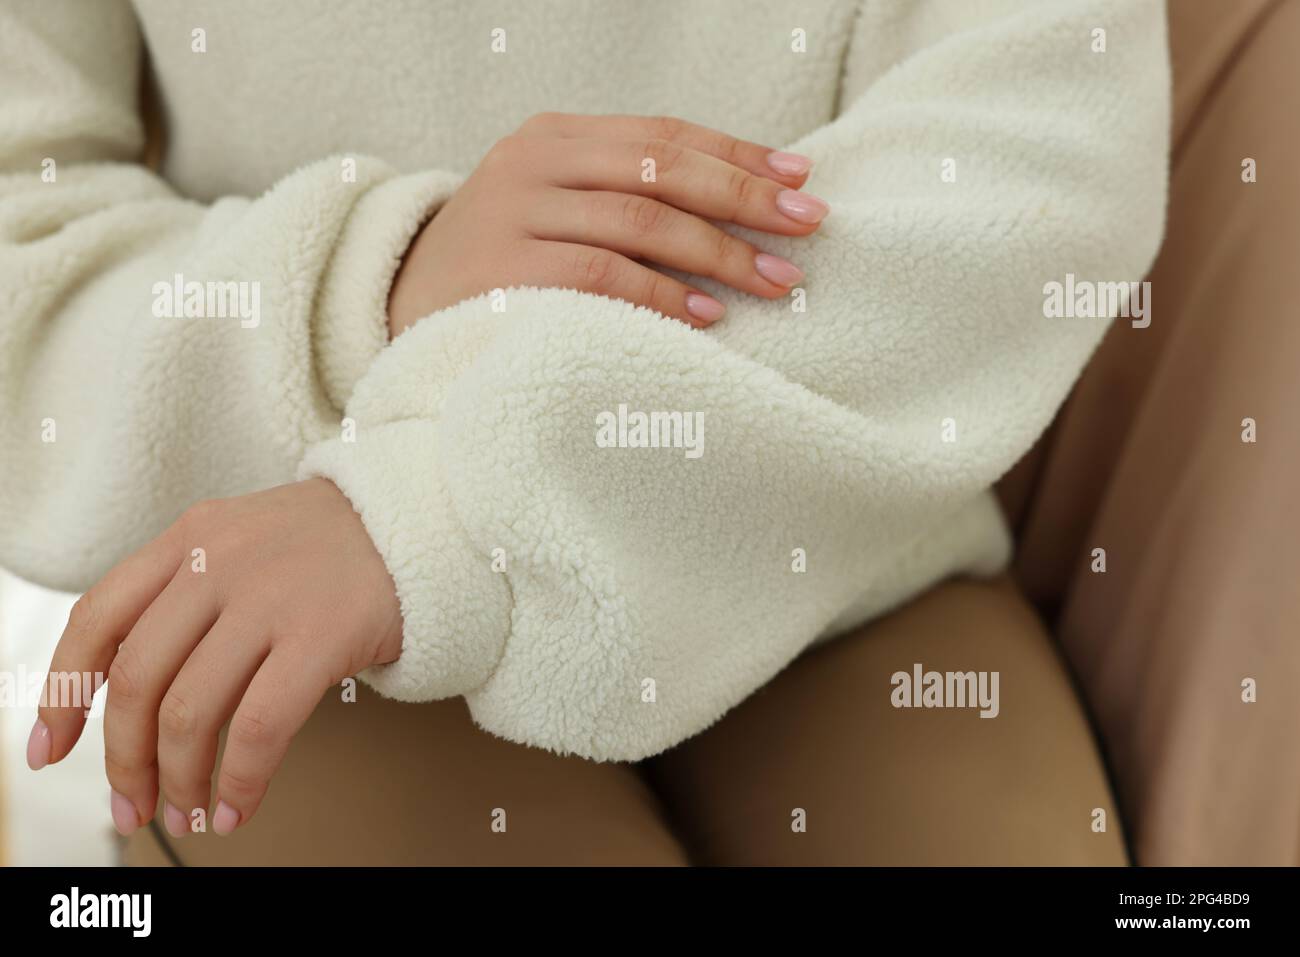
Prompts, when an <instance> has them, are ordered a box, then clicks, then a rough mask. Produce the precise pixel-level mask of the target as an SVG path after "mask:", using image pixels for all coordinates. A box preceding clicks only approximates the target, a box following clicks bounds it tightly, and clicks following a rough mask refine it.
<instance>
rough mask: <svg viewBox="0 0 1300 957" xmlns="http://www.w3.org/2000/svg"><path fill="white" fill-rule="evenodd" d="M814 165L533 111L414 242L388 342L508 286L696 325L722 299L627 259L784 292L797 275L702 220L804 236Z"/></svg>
mask: <svg viewBox="0 0 1300 957" xmlns="http://www.w3.org/2000/svg"><path fill="white" fill-rule="evenodd" d="M647 161H653V164H651V163H649V162H647ZM811 165H812V164H811V161H809V160H808V159H807V158H805V157H802V156H797V155H794V154H791V153H781V152H776V151H773V150H770V149H768V148H767V147H764V146H759V145H758V144H756V143H747V142H745V141H743V140H737V139H734V138H732V137H730V136H727V135H725V134H723V133H719V132H717V131H715V130H710V129H707V128H705V127H701V126H696V125H694V124H691V123H687V122H684V121H682V120H676V119H672V118H649V117H637V116H578V115H571V114H563V113H543V114H539V115H537V116H535V117H533V118H532V119H530V120H528V122H526V123H525V124H524V125H523V126H522V127H521V128H520V129H519V131H518V132H517V133H515V134H513V135H511V136H507V137H506V138H505V139H503V140H501V141H499V142H498V143H497V144H496V145H495V146H493V147H492V149H491V150H490V151H489V152H488V154H487V155H486V156H485V157H484V158H483V160H482V162H480V163H479V165H478V168H477V169H475V170H474V172H473V173H472V174H471V175H470V177H469V178H468V179H467V180H466V181H465V183H464V185H462V186H461V188H460V189H459V190H457V192H456V193H455V195H453V196H452V197H451V199H450V200H448V201H447V203H446V204H445V205H444V206H443V207H442V209H441V210H440V211H439V212H438V214H437V215H436V216H435V217H434V218H433V219H432V220H431V221H430V222H429V223H428V224H426V225H425V227H424V228H423V230H421V232H420V234H419V235H418V236H417V237H416V239H415V241H414V242H413V243H412V244H411V247H410V249H409V250H408V251H407V254H406V258H405V260H404V261H403V263H402V267H401V269H400V271H399V273H398V275H397V278H396V280H395V282H394V285H393V290H392V294H391V296H390V298H389V307H388V316H389V332H390V334H391V335H392V336H393V337H396V336H397V335H399V334H400V333H401V332H402V331H403V330H404V329H405V328H406V327H408V326H410V325H411V324H412V323H414V322H415V321H416V320H418V319H420V318H421V317H423V316H426V315H428V314H429V313H431V312H435V311H437V310H439V309H442V308H445V307H447V306H450V305H453V304H455V303H457V302H460V301H462V300H464V299H468V298H471V297H473V296H476V295H479V294H481V293H485V292H488V291H490V290H492V289H497V288H505V287H509V286H541V287H564V288H571V289H579V290H582V291H584V292H591V293H596V294H599V295H604V296H610V297H612V298H616V299H623V300H626V301H628V302H632V303H636V304H637V305H642V306H648V307H649V308H651V309H654V310H656V311H658V312H660V313H662V314H663V315H665V316H670V317H672V318H675V319H680V320H682V321H684V322H687V323H689V324H691V325H693V326H699V327H702V326H707V325H709V324H711V323H713V322H715V321H717V320H718V319H719V318H720V317H721V316H722V312H723V308H724V307H723V305H722V303H720V302H718V301H717V300H716V299H714V298H712V297H710V296H707V295H705V294H704V293H702V292H700V291H698V290H696V289H692V288H691V287H690V286H688V285H686V284H684V283H682V282H679V281H678V280H676V279H674V278H672V277H670V276H668V275H666V274H664V273H662V272H658V271H656V270H655V269H652V268H650V267H648V266H646V265H643V264H642V263H641V262H638V260H643V261H646V262H651V263H655V264H657V265H660V266H665V267H668V268H671V269H676V270H680V271H682V272H685V273H690V274H692V275H697V276H708V277H710V278H712V279H716V280H718V281H720V282H722V283H725V284H726V285H728V286H731V287H733V288H735V289H739V290H742V291H744V292H748V293H753V294H754V295H757V296H763V297H765V298H769V299H772V298H776V297H779V296H784V295H786V294H787V293H788V292H789V290H790V288H791V287H792V286H794V285H795V284H796V283H798V282H799V281H800V280H801V279H802V278H803V273H802V272H801V271H800V270H799V269H798V268H797V267H795V266H794V265H793V264H792V263H790V262H787V261H786V260H784V259H780V258H778V257H776V256H771V255H768V254H766V253H763V252H762V251H761V250H759V249H757V248H755V247H754V246H752V245H750V244H749V243H747V242H745V241H743V240H741V239H737V238H736V237H734V236H732V235H730V234H729V233H727V232H725V231H723V230H722V229H720V228H718V227H717V226H715V225H713V223H711V222H709V220H717V221H720V222H727V223H734V224H736V225H738V226H745V227H748V228H750V229H755V230H760V231H763V232H768V233H775V234H779V235H782V236H807V235H809V234H810V233H812V232H814V231H816V229H817V228H818V225H819V224H820V222H821V221H822V219H823V218H825V216H826V214H827V213H828V212H829V211H830V210H829V207H828V206H827V205H826V204H825V203H824V202H822V201H821V200H820V199H817V198H816V197H813V196H810V195H808V194H806V193H802V192H799V191H798V190H799V187H800V186H802V185H803V183H804V181H805V180H806V179H807V178H808V170H809V168H810V167H811ZM651 171H652V172H653V176H651V175H650V172H651ZM647 180H648V181H647Z"/></svg>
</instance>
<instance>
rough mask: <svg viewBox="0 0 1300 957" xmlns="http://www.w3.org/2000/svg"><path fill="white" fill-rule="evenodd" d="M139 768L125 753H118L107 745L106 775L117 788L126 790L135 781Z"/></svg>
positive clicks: (105, 757)
mask: <svg viewBox="0 0 1300 957" xmlns="http://www.w3.org/2000/svg"><path fill="white" fill-rule="evenodd" d="M139 770H140V769H139V768H138V767H136V765H135V764H134V763H132V762H131V761H129V760H128V759H127V758H126V756H125V755H123V754H120V753H118V752H117V751H115V750H113V749H112V748H111V747H109V746H107V745H106V746H105V748H104V776H105V777H107V778H108V783H109V784H111V785H112V786H113V788H114V789H115V790H117V791H123V792H124V791H125V790H126V789H127V788H128V787H129V786H130V784H131V783H132V782H133V781H134V779H135V776H136V773H137V772H138V771H139Z"/></svg>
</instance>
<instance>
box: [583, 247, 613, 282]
mask: <svg viewBox="0 0 1300 957" xmlns="http://www.w3.org/2000/svg"><path fill="white" fill-rule="evenodd" d="M614 268H615V267H614V256H613V254H612V253H610V252H609V251H608V250H605V249H584V250H583V251H582V252H580V253H578V255H577V257H576V261H575V262H574V264H573V271H574V275H575V276H576V277H577V280H578V283H579V285H580V287H581V288H582V289H586V290H589V291H600V290H602V289H606V288H608V287H609V284H610V282H611V281H612V280H613V278H614Z"/></svg>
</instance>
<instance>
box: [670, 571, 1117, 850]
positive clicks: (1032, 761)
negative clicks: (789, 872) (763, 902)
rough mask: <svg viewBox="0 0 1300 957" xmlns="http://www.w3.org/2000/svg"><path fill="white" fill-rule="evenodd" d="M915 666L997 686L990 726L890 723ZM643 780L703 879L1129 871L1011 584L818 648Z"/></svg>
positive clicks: (919, 711)
mask: <svg viewBox="0 0 1300 957" xmlns="http://www.w3.org/2000/svg"><path fill="white" fill-rule="evenodd" d="M918 663H919V664H920V665H921V666H922V668H923V671H931V670H933V671H937V672H946V671H954V672H967V671H977V672H978V671H986V672H997V673H998V685H997V688H998V693H997V701H998V713H997V715H996V717H991V718H981V717H980V714H979V709H978V708H952V707H948V708H924V707H919V708H904V707H895V706H894V704H893V702H892V698H893V696H894V695H895V692H896V688H897V687H898V686H897V685H895V684H894V683H892V682H891V677H892V676H893V675H894V674H895V673H897V672H904V673H907V674H908V675H911V674H912V672H913V668H914V665H916V664H918ZM986 688H987V689H988V690H990V691H991V690H992V685H991V684H989V685H986ZM990 710H991V709H990ZM652 773H653V777H654V781H655V783H656V787H657V788H658V789H659V790H660V792H661V793H662V795H663V796H664V798H665V801H666V803H667V805H668V807H669V811H670V813H671V814H672V815H673V816H674V818H675V820H676V822H677V826H678V830H679V832H680V833H682V834H683V836H684V838H685V839H686V841H687V844H688V846H689V847H690V848H691V850H692V852H693V853H694V854H695V855H696V856H697V859H698V860H700V861H701V862H705V863H718V864H903V865H911V864H1123V863H1126V859H1125V852H1124V845H1123V839H1122V836H1121V831H1120V824H1119V820H1118V818H1117V816H1116V814H1115V810H1114V802H1113V800H1112V797H1111V791H1110V787H1109V785H1108V782H1107V778H1106V774H1105V771H1104V768H1103V765H1102V761H1101V758H1100V756H1099V754H1098V751H1097V748H1096V745H1095V744H1094V741H1093V736H1092V734H1091V731H1090V729H1089V725H1088V721H1087V718H1086V716H1085V714H1084V711H1083V710H1082V708H1081V706H1080V704H1079V701H1078V698H1077V696H1076V694H1075V691H1074V688H1073V687H1072V684H1071V680H1070V677H1069V675H1068V673H1067V671H1066V670H1065V668H1064V666H1063V664H1062V661H1061V657H1060V655H1059V654H1058V652H1057V649H1056V647H1055V645H1054V643H1053V642H1052V640H1051V639H1050V638H1049V637H1048V635H1047V634H1046V632H1045V631H1044V629H1043V628H1042V626H1041V625H1040V623H1039V621H1038V618H1037V617H1036V615H1035V614H1034V613H1033V612H1032V611H1031V610H1030V609H1029V607H1028V606H1027V605H1026V604H1025V602H1024V601H1023V600H1022V599H1021V597H1020V595H1019V593H1018V592H1017V591H1016V590H1015V588H1014V587H1013V586H1011V585H1010V584H1009V583H1008V582H1007V581H1006V580H999V581H997V582H992V583H977V582H970V581H956V582H949V583H946V584H943V585H940V586H938V587H937V588H935V589H934V590H932V591H931V592H929V593H928V594H926V595H925V596H923V597H922V598H920V599H918V600H916V601H914V602H913V603H911V604H910V605H908V606H907V607H905V608H903V609H901V610H899V611H897V612H895V613H894V614H892V615H889V616H887V617H885V618H883V619H881V620H879V621H877V622H874V623H872V624H871V625H869V626H868V627H866V628H864V629H863V630H861V631H859V632H858V633H856V634H853V635H850V636H846V637H843V638H839V639H837V640H835V641H833V642H831V643H829V644H827V645H824V646H822V647H820V648H817V649H814V650H813V651H811V652H809V653H807V654H805V655H804V656H802V657H801V658H799V659H798V660H797V661H796V662H795V663H794V664H792V665H791V666H790V667H789V668H788V669H786V671H784V672H783V673H782V674H780V675H779V676H778V677H777V678H775V679H774V680H773V681H772V682H771V683H770V684H769V685H768V686H767V687H766V688H764V689H763V690H762V691H760V692H759V693H757V694H755V695H754V696H753V697H751V698H750V699H749V700H748V701H746V702H745V703H744V704H742V705H741V706H740V707H739V708H737V709H736V710H735V711H733V712H731V713H730V714H728V715H727V716H726V717H725V718H723V720H722V721H721V722H720V723H719V724H717V725H716V726H714V727H713V728H711V729H710V730H708V731H706V732H705V733H703V734H701V735H699V736H698V737H696V738H693V739H692V740H690V741H687V742H685V743H684V744H683V745H680V746H678V747H677V748H675V749H673V750H672V751H669V752H667V753H666V754H665V755H663V756H662V757H660V758H659V759H658V760H656V761H655V762H654V763H653V766H652ZM1097 809H1100V810H1101V811H1103V812H1104V813H1105V830H1104V831H1099V830H1096V829H1095V826H1094V821H1098V820H1100V818H1098V817H1097V815H1096V810H1097ZM800 812H802V817H803V821H804V822H805V829H803V830H800V829H799V827H798V824H799V817H800Z"/></svg>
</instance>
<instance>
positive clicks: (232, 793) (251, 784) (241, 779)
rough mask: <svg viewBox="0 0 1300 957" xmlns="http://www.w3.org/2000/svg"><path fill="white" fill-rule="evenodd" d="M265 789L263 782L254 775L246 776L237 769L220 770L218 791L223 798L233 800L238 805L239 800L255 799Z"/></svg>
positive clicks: (224, 768)
mask: <svg viewBox="0 0 1300 957" xmlns="http://www.w3.org/2000/svg"><path fill="white" fill-rule="evenodd" d="M265 788H266V784H265V782H264V781H262V780H261V779H260V778H258V777H256V776H255V775H252V774H247V773H245V772H244V771H241V770H239V769H238V768H226V767H223V768H222V769H221V782H220V785H219V786H218V790H219V791H220V792H221V794H223V795H224V796H226V797H230V798H234V799H235V802H236V803H240V801H239V799H240V798H245V799H249V798H252V799H256V798H257V797H258V796H259V795H260V794H261V793H262V791H263V790H265Z"/></svg>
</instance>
